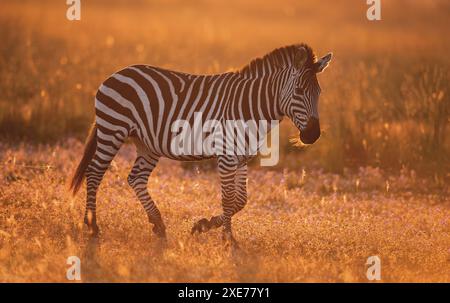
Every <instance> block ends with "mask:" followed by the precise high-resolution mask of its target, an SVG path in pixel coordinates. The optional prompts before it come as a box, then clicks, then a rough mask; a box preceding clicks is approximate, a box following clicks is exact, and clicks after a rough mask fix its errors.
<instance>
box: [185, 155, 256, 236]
mask: <svg viewBox="0 0 450 303" xmlns="http://www.w3.org/2000/svg"><path fill="white" fill-rule="evenodd" d="M234 184H235V188H234V190H235V197H234V205H233V208H232V211H231V214H230V216H233V215H235V214H236V213H237V212H239V211H240V210H242V209H243V208H244V206H245V205H246V204H247V163H241V164H240V165H239V166H238V167H237V169H236V174H235V177H234ZM224 213H225V211H224ZM223 223H224V214H222V215H219V216H213V217H211V219H210V220H208V219H206V218H203V219H201V220H199V221H197V222H196V223H195V224H194V226H193V227H192V231H191V233H192V234H193V233H195V232H199V233H202V232H207V231H209V230H210V229H213V228H218V227H221V226H223Z"/></svg>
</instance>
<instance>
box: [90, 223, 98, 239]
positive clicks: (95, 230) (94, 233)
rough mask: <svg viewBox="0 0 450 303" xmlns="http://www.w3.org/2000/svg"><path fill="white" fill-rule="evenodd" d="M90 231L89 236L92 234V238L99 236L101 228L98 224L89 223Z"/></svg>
mask: <svg viewBox="0 0 450 303" xmlns="http://www.w3.org/2000/svg"><path fill="white" fill-rule="evenodd" d="M88 233H89V236H91V237H92V238H97V237H98V235H99V234H100V229H99V228H98V226H97V225H91V226H89V225H88Z"/></svg>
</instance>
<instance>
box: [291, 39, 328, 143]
mask: <svg viewBox="0 0 450 303" xmlns="http://www.w3.org/2000/svg"><path fill="white" fill-rule="evenodd" d="M331 57H332V53H329V54H327V55H326V56H324V57H322V58H320V59H318V60H316V59H315V56H314V54H313V53H312V50H311V49H307V48H305V46H301V47H299V49H298V51H297V53H296V54H295V56H294V62H293V67H292V88H293V92H292V98H290V100H289V101H288V104H287V106H286V113H285V114H286V115H287V116H288V117H289V118H290V119H291V120H292V122H293V123H294V124H295V126H296V127H297V128H298V130H299V131H300V140H301V141H302V142H303V143H304V144H312V143H314V142H316V140H317V139H318V138H319V137H320V124H319V110H318V108H319V96H320V91H321V90H320V86H319V82H318V81H317V74H318V73H321V72H322V71H323V70H324V69H325V68H326V67H327V66H328V64H329V63H330V60H331Z"/></svg>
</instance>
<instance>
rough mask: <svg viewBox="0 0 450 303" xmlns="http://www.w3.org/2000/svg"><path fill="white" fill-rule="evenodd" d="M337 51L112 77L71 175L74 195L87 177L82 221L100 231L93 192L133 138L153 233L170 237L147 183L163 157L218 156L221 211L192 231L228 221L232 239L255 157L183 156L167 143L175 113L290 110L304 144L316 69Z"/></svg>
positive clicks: (311, 131) (302, 50) (305, 50)
mask: <svg viewBox="0 0 450 303" xmlns="http://www.w3.org/2000/svg"><path fill="white" fill-rule="evenodd" d="M331 57H332V53H328V54H327V55H326V56H324V57H322V58H320V59H317V57H316V55H315V54H314V52H313V50H312V48H311V47H310V46H308V45H307V44H305V43H301V44H294V45H290V46H285V47H281V48H277V49H275V50H273V51H272V52H270V53H268V54H266V55H264V56H263V57H259V58H256V59H254V60H252V61H251V62H250V63H249V64H247V65H246V66H244V67H243V68H241V69H239V70H237V71H230V72H226V73H222V74H214V75H192V74H187V73H182V72H177V71H172V70H167V69H163V68H159V67H154V66H149V65H132V66H129V67H126V68H124V69H122V70H120V71H118V72H116V73H114V74H113V75H111V76H110V77H109V78H107V79H106V80H105V81H104V82H103V83H102V84H101V86H100V87H99V89H98V91H97V93H96V96H95V121H94V123H93V126H92V128H91V130H90V134H89V136H88V138H87V140H86V145H85V150H84V153H83V156H82V159H81V161H80V163H79V165H78V167H77V168H76V171H75V173H74V175H73V178H72V181H71V184H70V189H71V190H72V193H73V195H75V194H76V193H77V191H78V190H79V189H80V187H81V184H82V182H83V179H84V178H86V184H87V197H86V208H85V213H84V222H85V224H86V225H87V226H88V230H89V233H90V234H91V235H93V236H97V235H98V234H99V227H98V225H97V216H96V195H97V189H98V187H99V185H100V183H101V181H102V178H103V176H104V174H105V172H106V170H107V169H108V167H109V165H110V163H111V161H112V160H113V158H114V157H115V155H116V154H117V152H118V150H119V149H120V147H121V145H122V144H123V143H124V142H125V141H126V140H127V138H129V139H131V140H132V142H133V143H134V144H135V145H136V151H137V157H136V160H135V162H134V165H133V167H132V169H131V172H130V173H129V175H128V178H127V181H128V184H129V185H130V186H131V187H132V189H133V190H134V192H135V194H136V196H137V198H138V200H139V201H140V203H141V204H142V206H143V207H144V209H145V211H146V214H147V217H148V221H149V222H150V223H151V224H152V225H153V228H152V230H153V233H155V234H156V235H157V237H159V238H160V239H164V240H165V239H166V227H165V224H164V222H163V220H162V216H161V213H160V211H159V209H158V207H157V206H156V204H155V202H154V201H153V199H152V198H151V196H150V194H149V192H148V189H147V183H148V179H149V177H150V175H151V173H152V171H153V170H154V169H155V167H156V165H157V163H158V160H159V159H160V158H161V157H166V158H169V159H173V160H179V161H194V160H203V159H209V158H216V160H217V167H218V172H219V176H220V183H221V194H222V199H221V200H222V211H223V212H222V213H221V214H218V215H216V216H212V217H211V218H210V219H209V220H208V219H206V218H203V219H201V220H198V221H197V222H196V223H195V224H194V225H193V227H192V230H191V233H193V234H194V233H202V232H206V231H208V230H210V229H213V228H219V227H223V235H224V237H225V238H227V239H230V240H231V241H233V242H235V240H234V237H233V234H232V228H231V219H232V216H233V215H235V214H236V213H237V212H239V211H240V210H242V209H243V208H244V206H245V205H246V203H247V162H248V161H249V159H250V158H251V157H253V156H252V155H244V156H237V155H233V154H231V155H230V154H225V155H216V156H215V155H202V154H200V155H179V154H175V153H174V152H173V151H172V150H171V148H170V142H171V139H172V138H173V136H174V134H173V133H171V129H170V128H171V127H170V125H171V124H172V123H173V121H175V120H177V119H184V120H186V121H189V123H192V121H193V116H194V113H198V112H199V113H202V116H203V118H202V119H203V120H205V119H216V120H219V121H225V120H235V119H242V120H244V121H246V120H251V119H253V120H255V121H258V120H267V121H269V120H276V121H281V120H282V119H283V117H284V116H287V117H288V118H289V119H290V120H291V121H292V122H293V123H294V124H295V126H296V128H297V129H298V130H299V132H300V136H299V137H300V140H301V141H302V142H303V143H305V144H312V143H314V142H315V141H316V140H317V139H318V138H319V136H320V134H321V131H320V124H319V113H318V99H319V95H320V92H321V89H320V86H319V83H318V80H317V76H316V74H318V73H320V72H322V71H323V70H324V69H325V68H326V67H327V66H328V65H329V62H330V60H331Z"/></svg>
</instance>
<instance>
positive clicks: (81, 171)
mask: <svg viewBox="0 0 450 303" xmlns="http://www.w3.org/2000/svg"><path fill="white" fill-rule="evenodd" d="M96 149H97V126H96V125H95V123H94V124H93V125H92V127H91V130H90V132H89V136H88V138H87V140H86V145H85V147H84V153H83V157H82V158H81V161H80V163H79V164H78V167H77V170H76V171H75V174H74V175H73V177H72V181H71V182H70V190H72V194H73V195H75V194H76V193H77V192H78V190H79V189H80V187H81V183H82V182H83V179H84V175H85V172H86V169H87V167H88V165H89V163H90V162H91V160H92V158H93V157H94V154H95V150H96Z"/></svg>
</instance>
